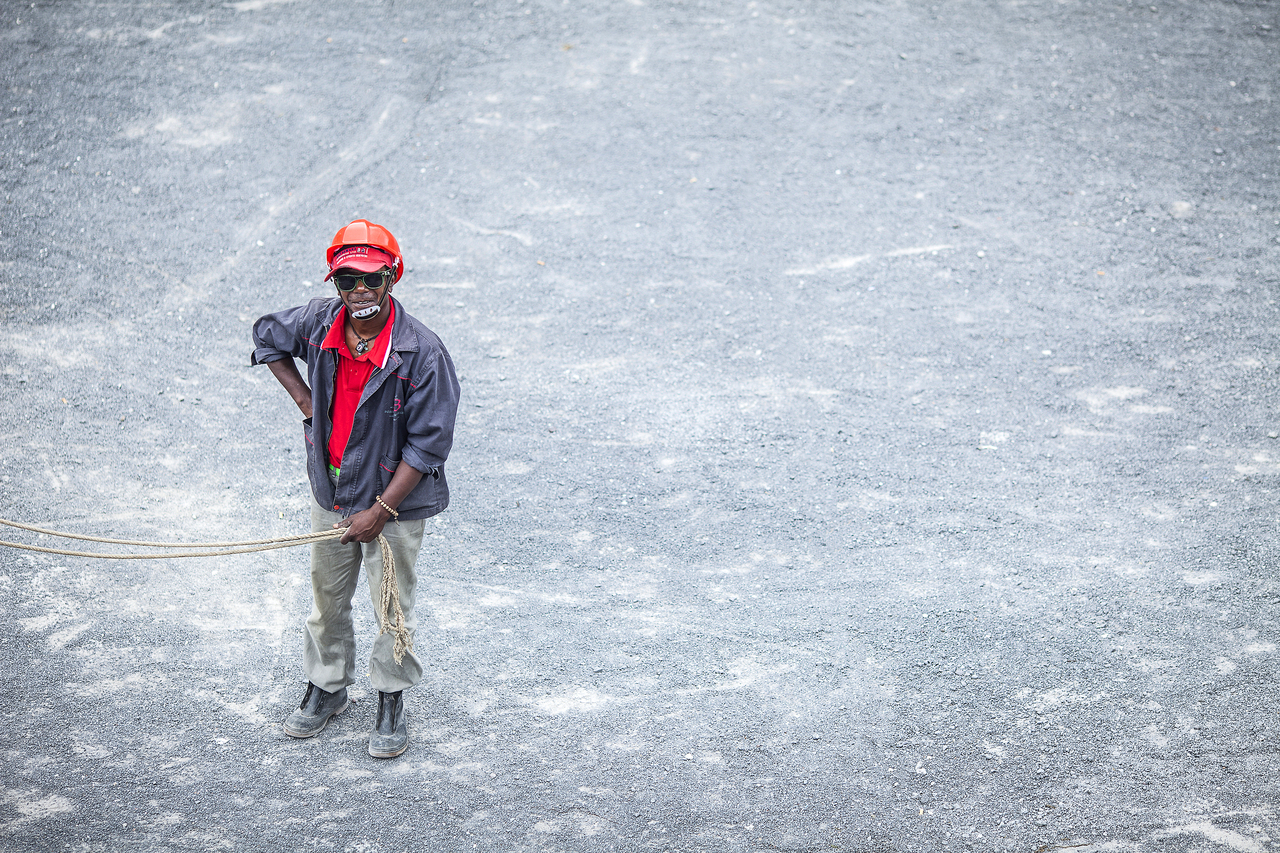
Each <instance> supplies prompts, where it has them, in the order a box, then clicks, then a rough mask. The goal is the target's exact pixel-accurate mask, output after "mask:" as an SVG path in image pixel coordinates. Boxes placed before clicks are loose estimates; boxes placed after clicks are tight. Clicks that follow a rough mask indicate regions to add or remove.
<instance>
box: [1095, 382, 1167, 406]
mask: <svg viewBox="0 0 1280 853" xmlns="http://www.w3.org/2000/svg"><path fill="white" fill-rule="evenodd" d="M1149 393H1150V392H1149V391H1147V389H1146V388H1136V387H1133V386H1129V385H1117V386H1116V387H1114V388H1085V389H1083V390H1081V391H1077V392H1076V393H1075V397H1076V399H1078V400H1082V401H1084V403H1085V405H1087V406H1088V407H1089V409H1090V411H1093V412H1100V411H1102V410H1104V409H1106V408H1107V407H1109V406H1111V405H1112V404H1114V403H1117V402H1121V403H1123V402H1127V401H1129V400H1132V399H1135V398H1137V397H1145V396H1146V395H1147V394H1149ZM1130 408H1131V409H1133V408H1134V407H1132V406H1131V407H1130ZM1149 408H1165V407H1149ZM1169 411H1172V409H1170V410H1169Z"/></svg>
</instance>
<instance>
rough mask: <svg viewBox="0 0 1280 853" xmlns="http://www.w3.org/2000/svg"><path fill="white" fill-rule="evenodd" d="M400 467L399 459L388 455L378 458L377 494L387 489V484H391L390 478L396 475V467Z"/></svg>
mask: <svg viewBox="0 0 1280 853" xmlns="http://www.w3.org/2000/svg"><path fill="white" fill-rule="evenodd" d="M399 467H400V460H398V459H392V458H391V457H390V456H384V457H382V458H381V459H379V460H378V494H382V493H383V492H385V491H386V490H387V486H389V485H391V478H392V477H394V476H395V475H396V469H397V468H399Z"/></svg>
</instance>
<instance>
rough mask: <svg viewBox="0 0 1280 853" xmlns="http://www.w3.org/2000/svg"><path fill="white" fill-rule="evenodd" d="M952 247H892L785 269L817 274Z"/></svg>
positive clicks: (790, 271)
mask: <svg viewBox="0 0 1280 853" xmlns="http://www.w3.org/2000/svg"><path fill="white" fill-rule="evenodd" d="M950 248H953V247H952V246H950V245H938V246H914V247H912V248H909V249H894V250H893V251H891V252H878V253H871V254H866V255H850V256H848V257H843V258H831V259H830V260H826V261H823V262H821V263H819V264H815V265H813V266H811V267H795V268H793V269H789V270H787V271H786V275H817V274H818V273H822V272H839V271H840V270H847V269H850V268H852V267H856V266H857V265H858V264H861V263H864V262H866V261H869V260H872V259H873V258H898V257H902V256H904V255H926V254H931V253H932V254H937V253H938V252H941V251H942V250H944V249H950Z"/></svg>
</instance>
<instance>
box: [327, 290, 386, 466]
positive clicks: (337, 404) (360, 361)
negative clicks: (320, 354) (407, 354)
mask: <svg viewBox="0 0 1280 853" xmlns="http://www.w3.org/2000/svg"><path fill="white" fill-rule="evenodd" d="M387 308H388V309H389V310H388V313H387V324H386V325H385V326H383V327H382V331H381V332H379V333H378V337H376V338H374V341H373V346H371V347H369V351H368V352H366V353H365V354H364V355H354V354H353V353H352V352H351V350H350V348H348V347H347V309H346V308H345V307H343V308H342V309H341V310H340V311H339V312H338V316H337V319H335V320H334V322H333V325H332V326H331V327H329V334H327V335H325V336H324V342H323V343H321V344H320V346H321V348H323V349H331V350H336V351H337V353H338V356H339V358H338V375H337V377H336V378H335V380H334V383H333V416H332V418H331V420H332V422H333V432H331V433H330V434H329V464H330V465H332V466H333V467H334V468H341V467H342V452H343V451H344V450H346V449H347V440H348V439H349V438H351V425H352V423H353V422H354V421H355V418H356V409H357V408H359V407H360V395H361V394H362V393H363V392H364V386H365V383H366V382H368V381H369V377H370V376H372V375H373V372H374V371H375V370H377V369H378V368H379V367H386V366H387V357H388V356H389V355H390V354H391V325H392V324H393V323H395V321H396V306H395V303H394V302H392V301H391V300H390V299H388V300H387Z"/></svg>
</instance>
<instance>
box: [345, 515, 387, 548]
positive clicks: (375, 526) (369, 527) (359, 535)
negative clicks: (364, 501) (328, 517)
mask: <svg viewBox="0 0 1280 853" xmlns="http://www.w3.org/2000/svg"><path fill="white" fill-rule="evenodd" d="M386 524H387V519H386V516H385V514H384V513H383V512H381V511H379V509H378V507H377V506H371V507H369V508H368V509H366V510H361V511H360V512H357V513H356V514H355V515H353V516H350V517H348V518H344V519H342V521H339V522H338V523H337V524H335V525H334V528H340V527H345V528H346V529H347V532H346V533H344V534H342V539H340V540H339V541H340V542H341V543H342V544H343V545H346V544H347V543H348V542H372V541H373V540H375V539H377V538H378V534H379V533H381V532H382V528H383V527H385V526H386Z"/></svg>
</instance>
